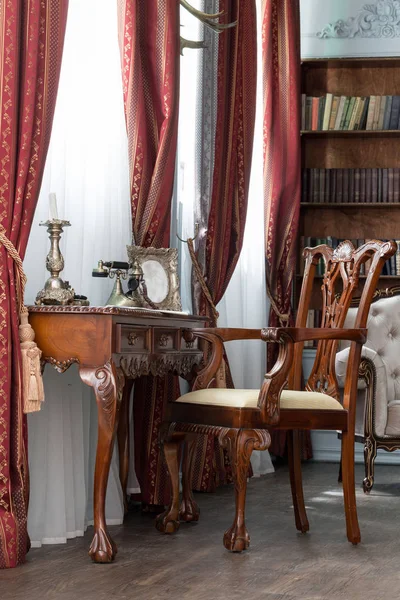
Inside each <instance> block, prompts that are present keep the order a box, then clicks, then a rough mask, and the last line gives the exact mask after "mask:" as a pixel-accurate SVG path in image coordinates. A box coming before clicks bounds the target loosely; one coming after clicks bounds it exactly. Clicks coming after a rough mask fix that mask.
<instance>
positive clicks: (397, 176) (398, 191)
mask: <svg viewBox="0 0 400 600" xmlns="http://www.w3.org/2000/svg"><path fill="white" fill-rule="evenodd" d="M399 201H400V170H399V169H398V168H397V167H396V168H395V169H393V202H399ZM399 275H400V271H399Z"/></svg>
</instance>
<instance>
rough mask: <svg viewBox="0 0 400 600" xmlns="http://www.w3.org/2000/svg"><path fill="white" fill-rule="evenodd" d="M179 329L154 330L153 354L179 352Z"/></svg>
mask: <svg viewBox="0 0 400 600" xmlns="http://www.w3.org/2000/svg"><path fill="white" fill-rule="evenodd" d="M178 336H179V329H174V328H172V327H171V328H169V327H155V328H154V352H168V350H179V346H178Z"/></svg>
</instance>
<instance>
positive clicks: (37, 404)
mask: <svg viewBox="0 0 400 600" xmlns="http://www.w3.org/2000/svg"><path fill="white" fill-rule="evenodd" d="M24 308H25V307H24ZM25 310H26V309H25ZM34 339H35V332H34V331H33V329H32V327H31V325H30V324H29V322H28V311H27V310H26V312H22V313H21V315H20V326H19V340H20V342H21V354H22V386H23V389H22V394H23V395H22V397H23V399H24V412H25V413H30V412H36V411H38V410H40V409H41V406H42V402H43V401H44V388H43V379H42V370H41V364H40V358H41V356H42V352H41V350H39V348H38V347H37V345H36V342H35V341H34Z"/></svg>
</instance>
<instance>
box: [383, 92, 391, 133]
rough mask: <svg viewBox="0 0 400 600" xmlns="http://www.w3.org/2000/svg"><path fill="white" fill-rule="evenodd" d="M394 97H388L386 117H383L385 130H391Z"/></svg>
mask: <svg viewBox="0 0 400 600" xmlns="http://www.w3.org/2000/svg"><path fill="white" fill-rule="evenodd" d="M392 102H393V96H386V106H385V116H384V117H383V129H385V130H387V129H389V125H390V113H391V112H392Z"/></svg>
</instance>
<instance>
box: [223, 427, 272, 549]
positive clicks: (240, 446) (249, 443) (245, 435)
mask: <svg viewBox="0 0 400 600" xmlns="http://www.w3.org/2000/svg"><path fill="white" fill-rule="evenodd" d="M219 441H220V444H221V445H222V446H224V447H226V448H227V450H228V452H229V457H230V460H231V467H232V475H233V481H234V485H235V500H236V511H235V517H234V519H233V524H232V526H231V527H230V528H229V529H228V530H227V531H225V533H224V540H223V543H224V546H225V548H226V549H227V550H230V551H231V552H242V551H243V550H247V548H248V547H249V545H250V536H249V533H248V531H247V529H246V524H245V504H246V489H247V476H248V472H249V464H250V457H251V454H252V452H253V450H266V449H267V448H268V447H269V445H270V443H271V438H270V435H269V433H268V431H266V430H263V429H249V430H248V429H226V430H223V431H222V432H221V433H220V435H219Z"/></svg>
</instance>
